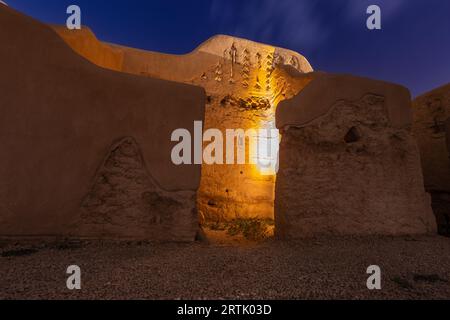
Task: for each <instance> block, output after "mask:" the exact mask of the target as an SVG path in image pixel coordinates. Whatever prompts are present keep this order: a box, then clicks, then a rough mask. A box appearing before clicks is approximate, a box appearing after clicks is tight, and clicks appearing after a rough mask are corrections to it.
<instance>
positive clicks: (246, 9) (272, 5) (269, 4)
mask: <svg viewBox="0 0 450 320" xmlns="http://www.w3.org/2000/svg"><path fill="white" fill-rule="evenodd" d="M316 5H317V1H315V0H312V1H311V0H309V1H305V0H279V1H275V0H245V1H240V2H239V4H237V3H236V2H234V1H224V0H213V2H212V5H211V19H212V20H213V21H214V22H215V23H217V24H218V25H219V27H220V28H221V29H223V30H228V31H229V32H230V33H233V34H234V35H252V36H253V37H254V38H255V39H259V40H261V41H268V42H270V41H273V40H276V41H277V42H282V43H284V44H286V45H288V46H291V47H298V46H308V47H309V48H312V47H317V46H319V45H320V44H321V43H322V42H323V41H325V40H326V39H327V37H328V35H329V27H327V26H326V24H325V23H324V22H322V21H321V19H320V15H319V14H318V12H317V8H316Z"/></svg>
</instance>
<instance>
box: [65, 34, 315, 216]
mask: <svg viewBox="0 0 450 320" xmlns="http://www.w3.org/2000/svg"><path fill="white" fill-rule="evenodd" d="M57 30H58V33H59V34H60V35H61V36H62V38H63V39H65V41H66V42H67V43H68V44H69V45H70V46H71V47H72V48H73V49H74V50H75V51H77V52H78V53H79V54H80V55H82V56H84V57H85V58H87V59H89V60H90V61H92V62H94V63H97V64H98V65H102V66H104V67H107V68H110V69H114V70H120V71H122V72H127V73H131V74H138V75H145V76H149V77H156V78H160V79H167V80H173V81H179V82H184V83H189V84H195V85H199V86H202V87H203V88H205V90H206V94H207V102H206V114H205V124H204V128H205V130H207V129H209V128H217V129H220V130H221V131H222V132H223V133H224V136H225V130H226V129H244V130H247V129H259V128H260V127H261V126H262V124H265V123H270V122H273V123H274V114H275V109H276V106H277V104H278V103H279V102H280V101H282V100H284V99H287V98H290V97H292V96H293V95H295V94H296V93H298V92H299V91H300V90H301V89H302V88H303V87H304V86H305V85H306V84H307V83H308V82H309V81H310V79H311V78H312V75H311V74H309V73H310V72H311V71H312V68H311V66H310V64H309V63H308V61H307V60H306V59H305V58H304V57H303V56H301V55H300V54H298V53H296V52H293V51H290V50H286V49H282V48H277V47H273V46H269V45H265V44H260V43H256V42H253V41H249V40H245V39H239V38H235V37H229V36H224V35H218V36H215V37H213V38H211V39H209V40H207V41H206V42H204V43H203V44H202V45H200V46H199V47H198V48H197V49H195V50H194V51H193V52H191V53H188V54H185V55H170V54H162V53H156V52H148V51H144V50H138V49H132V48H127V47H123V46H119V45H113V44H108V45H107V46H109V47H110V50H111V53H110V54H113V53H114V54H116V53H117V52H120V56H121V61H122V63H121V66H118V65H117V64H115V63H112V61H110V62H109V64H104V59H103V56H104V54H101V55H99V54H98V51H99V50H98V49H97V48H98V47H102V48H103V46H105V44H101V43H99V44H97V45H96V46H91V45H84V43H86V42H87V41H88V40H87V39H93V38H95V36H94V35H93V34H92V32H91V31H90V30H89V29H85V30H82V31H76V32H73V31H69V30H67V29H65V28H59V29H58V28H57ZM87 34H88V35H87ZM91 48H93V49H91ZM246 142H247V143H246V148H247V150H248V142H249V141H248V140H247V141H246ZM205 145H207V144H205ZM275 179H276V176H275V175H274V174H271V175H266V174H261V171H260V169H259V168H258V166H255V165H251V164H246V165H237V164H236V165H226V164H213V165H204V166H203V167H202V177H201V185H200V190H199V196H198V208H199V212H200V217H201V220H202V221H211V220H212V221H223V220H231V219H235V218H254V217H257V218H269V219H273V216H274V213H273V210H274V208H273V202H274V188H275Z"/></svg>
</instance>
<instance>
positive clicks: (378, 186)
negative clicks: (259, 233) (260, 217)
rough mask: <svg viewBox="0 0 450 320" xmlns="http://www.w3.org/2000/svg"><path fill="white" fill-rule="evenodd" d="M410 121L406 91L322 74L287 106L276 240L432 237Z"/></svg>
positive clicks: (281, 114) (282, 110) (280, 119)
mask: <svg viewBox="0 0 450 320" xmlns="http://www.w3.org/2000/svg"><path fill="white" fill-rule="evenodd" d="M410 124H411V103H410V95H409V92H408V90H406V89H405V88H402V87H400V86H397V85H392V84H387V83H382V82H378V81H372V80H368V79H362V78H356V77H351V76H335V75H324V76H321V77H318V78H316V79H315V80H313V81H312V82H310V84H309V85H308V86H306V87H305V89H304V90H303V91H302V92H301V93H300V94H298V95H297V96H295V97H294V98H293V99H291V100H287V101H284V102H282V103H281V104H280V106H279V108H278V110H277V127H278V128H279V129H280V130H282V140H281V145H280V171H279V173H278V176H277V184H276V199H275V222H276V229H275V232H276V234H277V236H278V237H280V238H283V239H291V238H302V237H309V236H315V235H323V234H332V235H345V234H346V235H358V234H389V235H400V234H414V233H427V232H433V231H434V230H435V221H434V217H433V215H432V212H431V207H430V199H429V195H428V194H426V192H425V190H424V187H423V178H422V171H421V167H420V158H419V150H418V147H417V144H416V142H415V140H414V138H413V136H412V134H411V132H410Z"/></svg>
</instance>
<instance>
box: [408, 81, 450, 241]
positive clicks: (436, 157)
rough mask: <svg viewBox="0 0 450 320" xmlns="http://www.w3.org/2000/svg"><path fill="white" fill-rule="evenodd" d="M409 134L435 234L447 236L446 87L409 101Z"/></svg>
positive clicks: (449, 105) (449, 157) (449, 100)
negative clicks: (414, 142) (414, 141)
mask: <svg viewBox="0 0 450 320" xmlns="http://www.w3.org/2000/svg"><path fill="white" fill-rule="evenodd" d="M413 107H414V125H413V132H414V136H415V137H416V139H417V142H418V144H419V148H420V154H421V159H422V168H423V174H424V179H425V188H426V189H427V191H428V192H429V193H430V194H431V195H432V199H433V211H434V213H435V215H436V218H437V221H438V227H439V233H441V234H445V235H450V144H449V141H450V133H449V131H450V84H447V85H445V86H443V87H441V88H438V89H436V90H433V91H431V92H429V93H426V94H424V95H422V96H420V97H418V98H416V99H415V100H414V101H413Z"/></svg>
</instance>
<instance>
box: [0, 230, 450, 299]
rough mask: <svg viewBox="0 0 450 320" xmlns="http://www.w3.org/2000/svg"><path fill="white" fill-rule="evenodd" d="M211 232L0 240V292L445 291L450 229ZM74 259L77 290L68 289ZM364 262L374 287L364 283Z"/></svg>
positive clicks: (423, 295)
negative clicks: (143, 238)
mask: <svg viewBox="0 0 450 320" xmlns="http://www.w3.org/2000/svg"><path fill="white" fill-rule="evenodd" d="M212 238H214V237H212ZM217 239H218V240H217ZM217 239H215V240H214V239H213V240H212V241H211V242H210V243H209V244H207V243H199V242H197V243H192V244H179V243H171V244H156V243H145V242H98V241H97V242H94V241H90V242H87V241H83V242H57V243H55V242H53V243H51V242H46V243H42V242H41V243H40V244H39V245H36V244H33V243H28V244H24V243H22V244H20V245H19V244H17V243H11V242H3V243H2V244H1V245H0V253H1V254H0V299H392V298H395V299H430V298H433V299H434V298H438V299H450V282H449V281H450V238H444V237H438V236H426V237H400V238H391V237H364V238H320V239H311V240H307V241H297V242H278V241H274V240H267V241H265V242H262V243H251V242H245V241H230V242H227V241H223V239H221V238H220V237H217ZM72 264H76V265H79V266H80V267H81V270H82V289H81V290H75V291H69V290H68V289H67V288H66V279H67V276H68V275H66V273H65V272H66V268H67V267H68V266H69V265H72ZM372 264H376V265H379V266H380V267H381V270H382V290H375V291H369V290H368V289H367V287H366V280H367V277H368V275H367V274H366V269H367V267H368V266H369V265H372Z"/></svg>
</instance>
